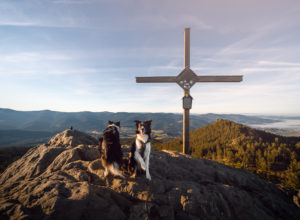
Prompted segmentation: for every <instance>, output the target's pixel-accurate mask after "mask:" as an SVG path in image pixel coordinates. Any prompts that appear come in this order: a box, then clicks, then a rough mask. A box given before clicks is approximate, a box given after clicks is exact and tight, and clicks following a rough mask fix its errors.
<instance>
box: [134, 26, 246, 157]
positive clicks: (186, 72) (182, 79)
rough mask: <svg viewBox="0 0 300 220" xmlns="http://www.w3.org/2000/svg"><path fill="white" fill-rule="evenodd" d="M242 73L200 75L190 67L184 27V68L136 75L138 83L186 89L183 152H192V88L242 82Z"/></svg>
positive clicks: (187, 37) (188, 31) (184, 96)
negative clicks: (175, 72) (169, 73)
mask: <svg viewBox="0 0 300 220" xmlns="http://www.w3.org/2000/svg"><path fill="white" fill-rule="evenodd" d="M241 81H243V76H242V75H234V76H232V75H221V76H220V75H216V76H198V75H196V74H195V73H194V72H193V71H192V70H191V69H190V28H185V29H184V69H183V70H182V71H181V72H180V73H179V74H178V75H177V76H147V77H136V82H137V83H177V84H178V85H179V86H180V87H181V88H182V89H183V91H184V93H183V98H182V107H183V126H182V127H183V129H182V134H183V135H182V145H183V147H182V148H183V149H182V151H183V153H185V154H190V153H191V152H190V109H191V108H192V101H193V98H192V96H191V95H190V88H192V86H194V85H195V84H196V83H197V82H199V83H204V82H207V83H212V82H241Z"/></svg>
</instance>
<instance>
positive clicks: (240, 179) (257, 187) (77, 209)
mask: <svg viewBox="0 0 300 220" xmlns="http://www.w3.org/2000/svg"><path fill="white" fill-rule="evenodd" d="M123 152H124V155H125V156H127V155H128V152H129V148H128V147H126V146H123ZM99 156H100V155H99V151H98V147H97V140H96V139H94V138H93V137H91V136H89V135H87V134H84V133H81V132H78V131H76V130H75V131H74V130H66V131H64V132H62V133H60V134H57V135H56V136H55V137H53V138H52V139H51V140H50V141H49V143H47V144H44V145H40V146H37V147H34V148H32V149H31V150H29V151H28V152H27V153H26V154H25V155H24V156H23V157H22V158H21V159H19V160H18V161H16V162H14V163H13V164H11V165H10V166H9V167H8V168H7V169H6V171H5V172H4V173H2V174H1V176H0V185H1V186H0V219H72V220H76V219H89V220H93V219H299V217H300V213H299V211H300V210H299V208H297V207H296V206H295V205H294V204H293V203H292V202H291V201H289V200H288V199H287V197H285V195H284V194H283V193H282V192H281V191H280V190H278V189H277V188H276V186H275V185H272V184H270V183H267V182H265V181H264V180H261V179H260V178H258V177H257V176H255V175H253V174H251V173H249V172H247V171H244V170H241V169H235V168H232V167H229V166H225V165H222V164H219V163H216V162H213V161H209V160H204V159H195V158H192V157H190V156H187V155H183V154H181V153H177V152H171V151H163V152H155V151H152V153H151V157H150V172H151V176H152V181H148V180H147V179H146V178H145V176H138V177H135V178H133V177H129V176H127V177H126V178H125V179H121V178H114V177H112V176H109V177H108V178H104V176H103V172H104V170H103V167H102V166H101V162H100V160H99Z"/></svg>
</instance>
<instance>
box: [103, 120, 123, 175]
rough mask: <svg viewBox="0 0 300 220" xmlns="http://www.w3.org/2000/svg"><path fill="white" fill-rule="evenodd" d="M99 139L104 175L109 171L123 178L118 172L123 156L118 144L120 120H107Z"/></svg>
mask: <svg viewBox="0 0 300 220" xmlns="http://www.w3.org/2000/svg"><path fill="white" fill-rule="evenodd" d="M99 141H100V157H101V162H102V166H103V167H104V169H105V171H104V176H105V177H106V176H107V175H108V174H109V173H111V174H113V175H115V176H120V177H123V178H124V176H123V175H122V174H121V173H120V166H121V164H122V156H123V154H122V150H121V144H120V121H118V122H112V121H108V125H107V127H106V129H105V130H104V131H103V133H102V137H101V138H100V139H99Z"/></svg>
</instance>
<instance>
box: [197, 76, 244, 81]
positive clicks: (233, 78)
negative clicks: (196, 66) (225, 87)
mask: <svg viewBox="0 0 300 220" xmlns="http://www.w3.org/2000/svg"><path fill="white" fill-rule="evenodd" d="M241 81H243V76H242V75H234V76H197V82H241Z"/></svg>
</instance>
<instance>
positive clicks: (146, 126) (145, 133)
mask: <svg viewBox="0 0 300 220" xmlns="http://www.w3.org/2000/svg"><path fill="white" fill-rule="evenodd" d="M151 121H152V120H148V121H144V122H142V121H134V122H135V125H136V140H135V142H134V143H132V145H131V155H130V156H131V158H130V162H131V163H130V165H131V166H134V172H135V174H137V171H138V169H139V167H140V168H141V169H142V170H144V171H146V178H147V179H148V180H151V176H150V173H149V160H150V152H151V144H150V139H151Z"/></svg>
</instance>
